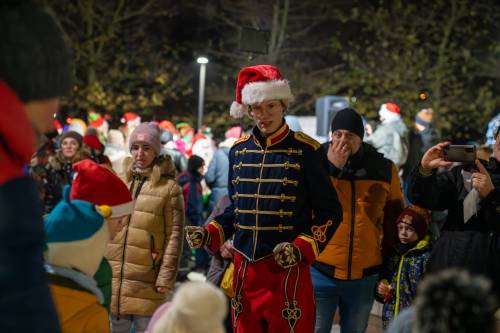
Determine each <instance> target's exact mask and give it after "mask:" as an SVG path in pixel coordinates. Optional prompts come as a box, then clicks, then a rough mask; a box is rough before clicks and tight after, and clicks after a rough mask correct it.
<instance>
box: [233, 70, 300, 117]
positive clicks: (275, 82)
mask: <svg viewBox="0 0 500 333" xmlns="http://www.w3.org/2000/svg"><path fill="white" fill-rule="evenodd" d="M272 99H279V100H281V101H283V103H285V105H286V106H287V107H288V105H289V103H290V102H291V101H293V95H292V91H291V90H290V85H289V83H288V81H287V80H285V79H284V78H283V76H282V75H281V73H280V71H279V70H278V68H276V67H275V66H272V65H256V66H251V67H246V68H243V69H242V70H241V71H240V72H239V73H238V83H237V85H236V101H234V102H233V103H232V104H231V109H230V114H231V116H232V117H233V118H241V117H243V116H244V115H245V114H246V112H247V111H248V106H249V105H252V104H255V103H262V102H264V101H268V100H272Z"/></svg>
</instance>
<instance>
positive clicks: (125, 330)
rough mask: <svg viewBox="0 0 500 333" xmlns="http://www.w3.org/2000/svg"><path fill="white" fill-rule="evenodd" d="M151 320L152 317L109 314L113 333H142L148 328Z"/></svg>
mask: <svg viewBox="0 0 500 333" xmlns="http://www.w3.org/2000/svg"><path fill="white" fill-rule="evenodd" d="M150 320H151V316H136V315H120V316H117V315H115V314H112V313H110V314H109V321H110V323H111V333H130V332H135V333H142V332H145V331H146V328H148V325H149V321H150ZM132 330H133V331H132Z"/></svg>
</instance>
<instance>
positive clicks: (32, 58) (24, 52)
mask: <svg viewBox="0 0 500 333" xmlns="http://www.w3.org/2000/svg"><path fill="white" fill-rule="evenodd" d="M0 31H1V32H2V38H0V54H1V56H0V80H3V81H5V82H6V83H7V84H8V85H9V87H11V88H12V89H13V90H14V91H15V92H16V94H17V95H18V96H19V98H20V99H21V100H22V101H23V102H29V101H33V100H45V99H50V98H54V97H59V96H63V95H66V94H67V93H68V91H69V90H70V86H71V70H70V56H69V53H68V49H67V47H66V44H65V42H64V40H63V32H62V30H61V28H60V26H59V24H58V22H57V20H56V19H55V18H54V17H53V16H52V15H50V14H49V13H48V12H47V11H45V10H44V9H42V8H40V7H39V6H36V5H33V4H23V2H22V1H19V3H17V4H16V3H15V2H14V1H8V2H7V3H6V4H2V5H0Z"/></svg>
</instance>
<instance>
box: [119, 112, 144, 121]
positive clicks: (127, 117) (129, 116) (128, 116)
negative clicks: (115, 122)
mask: <svg viewBox="0 0 500 333" xmlns="http://www.w3.org/2000/svg"><path fill="white" fill-rule="evenodd" d="M121 122H122V124H128V123H137V124H139V123H140V122H141V117H139V115H138V114H137V113H134V112H125V113H124V114H123V117H122V119H121Z"/></svg>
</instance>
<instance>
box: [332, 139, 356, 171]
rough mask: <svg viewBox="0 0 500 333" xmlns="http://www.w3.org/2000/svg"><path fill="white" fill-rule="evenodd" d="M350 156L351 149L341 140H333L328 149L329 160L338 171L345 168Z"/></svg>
mask: <svg viewBox="0 0 500 333" xmlns="http://www.w3.org/2000/svg"><path fill="white" fill-rule="evenodd" d="M350 154H351V150H350V149H349V147H348V146H347V145H346V144H345V142H342V141H340V140H333V141H332V142H331V143H330V145H329V147H328V160H329V161H330V162H331V163H332V164H333V165H335V167H336V168H338V169H342V168H343V167H344V165H345V164H346V163H347V160H348V159H349V156H350Z"/></svg>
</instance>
